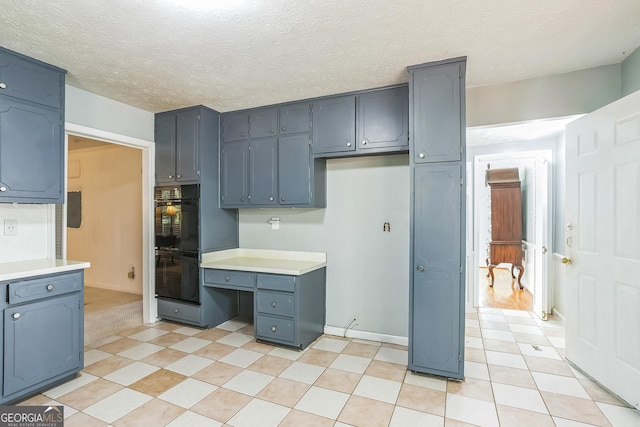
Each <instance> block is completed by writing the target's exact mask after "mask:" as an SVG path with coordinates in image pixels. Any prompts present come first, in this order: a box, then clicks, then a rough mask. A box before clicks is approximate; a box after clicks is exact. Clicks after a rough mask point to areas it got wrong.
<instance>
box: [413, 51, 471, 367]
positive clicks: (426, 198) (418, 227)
mask: <svg viewBox="0 0 640 427" xmlns="http://www.w3.org/2000/svg"><path fill="white" fill-rule="evenodd" d="M465 69H466V58H464V57H462V58H454V59H449V60H445V61H438V62H432V63H427V64H422V65H416V66H412V67H409V68H408V71H409V129H410V132H409V133H410V136H409V142H410V146H409V157H410V158H411V164H410V165H411V274H410V275H409V277H410V280H411V284H410V291H409V369H410V370H412V371H416V372H424V373H429V374H434V375H441V376H445V377H450V378H459V379H462V378H464V312H465V309H464V290H465V288H464V283H465V280H464V278H465V268H464V262H463V260H464V259H465V240H466V239H465V224H466V222H465V218H466V216H465V210H466V203H465V202H466V200H465V170H466V167H465V162H466V159H465V133H466V124H465Z"/></svg>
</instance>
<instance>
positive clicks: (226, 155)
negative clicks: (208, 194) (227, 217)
mask: <svg viewBox="0 0 640 427" xmlns="http://www.w3.org/2000/svg"><path fill="white" fill-rule="evenodd" d="M220 167H221V175H220V192H221V193H222V194H221V198H222V200H221V201H222V204H223V205H245V204H247V203H248V199H247V196H248V195H249V185H248V184H249V142H248V141H243V142H237V143H231V144H223V145H222V151H221V156H220Z"/></svg>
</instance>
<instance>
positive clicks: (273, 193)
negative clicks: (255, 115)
mask: <svg viewBox="0 0 640 427" xmlns="http://www.w3.org/2000/svg"><path fill="white" fill-rule="evenodd" d="M276 117H277V116H276ZM276 129H277V128H276ZM248 198H249V204H251V205H263V206H264V205H277V204H278V138H276V137H272V138H260V139H251V141H250V143H249V196H248Z"/></svg>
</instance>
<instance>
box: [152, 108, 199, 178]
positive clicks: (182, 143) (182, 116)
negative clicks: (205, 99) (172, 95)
mask: <svg viewBox="0 0 640 427" xmlns="http://www.w3.org/2000/svg"><path fill="white" fill-rule="evenodd" d="M199 127H200V110H199V108H197V107H196V108H190V109H183V110H175V111H168V112H165V113H158V114H156V116H155V142H156V183H157V184H167V183H173V182H180V183H188V182H190V183H197V182H198V181H199V179H200V159H199V150H198V147H199V144H200V136H199V135H200V132H199Z"/></svg>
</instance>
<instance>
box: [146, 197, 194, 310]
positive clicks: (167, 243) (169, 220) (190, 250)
mask: <svg viewBox="0 0 640 427" xmlns="http://www.w3.org/2000/svg"><path fill="white" fill-rule="evenodd" d="M199 192H200V186H199V185H198V184H189V185H170V186H161V187H156V188H155V197H154V199H155V239H156V241H155V249H156V259H155V263H156V296H157V297H161V298H172V299H175V300H180V301H186V302H191V303H199V302H200V281H199V269H198V250H199V246H200V245H199V223H200V222H199V196H200V194H199Z"/></svg>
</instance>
